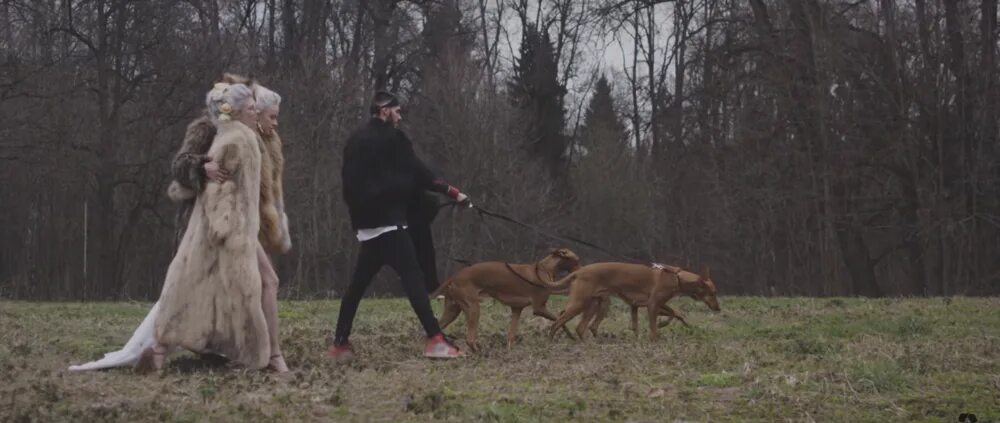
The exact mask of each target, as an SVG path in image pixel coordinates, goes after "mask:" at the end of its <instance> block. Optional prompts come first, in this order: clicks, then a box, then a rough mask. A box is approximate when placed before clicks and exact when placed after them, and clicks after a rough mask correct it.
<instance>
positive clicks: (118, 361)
mask: <svg viewBox="0 0 1000 423" xmlns="http://www.w3.org/2000/svg"><path fill="white" fill-rule="evenodd" d="M159 308H160V303H159V302H157V303H156V304H153V308H151V309H150V310H149V314H146V318H145V319H143V320H142V324H140V325H139V327H138V328H136V330H135V333H133V334H132V338H130V339H129V340H128V342H126V343H125V346H124V347H122V349H120V350H118V351H113V352H109V353H107V354H104V357H103V358H101V359H100V360H96V361H91V362H89V363H86V364H80V365H77V366H69V370H70V371H71V372H82V371H86V370H101V369H110V368H113V367H125V366H134V365H135V364H136V363H138V362H139V357H140V356H142V352H143V351H145V350H146V348H149V347H151V346H153V344H154V343H155V342H156V336H155V331H156V312H157V311H158V310H159Z"/></svg>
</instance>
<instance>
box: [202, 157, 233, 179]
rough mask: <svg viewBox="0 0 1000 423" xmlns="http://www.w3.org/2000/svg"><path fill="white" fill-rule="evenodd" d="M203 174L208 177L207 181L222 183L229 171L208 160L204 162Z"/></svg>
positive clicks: (227, 176) (227, 177)
mask: <svg viewBox="0 0 1000 423" xmlns="http://www.w3.org/2000/svg"><path fill="white" fill-rule="evenodd" d="M204 168H205V176H207V177H208V180H209V181H212V182H218V183H220V184H221V183H223V182H226V180H228V179H229V172H227V171H226V170H225V169H223V168H221V167H219V164H218V163H216V162H214V161H212V160H209V161H207V162H205V164H204Z"/></svg>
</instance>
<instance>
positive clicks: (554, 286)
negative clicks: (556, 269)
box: [546, 272, 576, 291]
mask: <svg viewBox="0 0 1000 423" xmlns="http://www.w3.org/2000/svg"><path fill="white" fill-rule="evenodd" d="M575 280H576V272H573V273H570V274H568V275H566V277H565V278H562V279H559V280H557V281H555V282H552V283H547V284H546V285H548V286H549V289H550V290H552V291H562V290H565V289H567V288H569V285H570V284H571V283H573V281H575Z"/></svg>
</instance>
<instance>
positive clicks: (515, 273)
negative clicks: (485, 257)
mask: <svg viewBox="0 0 1000 423" xmlns="http://www.w3.org/2000/svg"><path fill="white" fill-rule="evenodd" d="M503 265H504V266H506V267H507V270H510V273H513V274H514V275H515V276H517V277H518V278H520V279H521V280H522V281H525V282H527V283H528V284H529V285H533V286H537V287H539V288H545V289H548V287H547V286H545V285H543V284H540V283H538V282H535V281H530V280H528V278H526V277H524V276H521V274H520V273H517V271H516V270H514V268H513V267H510V263H507V262H504V264H503ZM535 277H536V278H538V279H541V278H540V277H538V263H535Z"/></svg>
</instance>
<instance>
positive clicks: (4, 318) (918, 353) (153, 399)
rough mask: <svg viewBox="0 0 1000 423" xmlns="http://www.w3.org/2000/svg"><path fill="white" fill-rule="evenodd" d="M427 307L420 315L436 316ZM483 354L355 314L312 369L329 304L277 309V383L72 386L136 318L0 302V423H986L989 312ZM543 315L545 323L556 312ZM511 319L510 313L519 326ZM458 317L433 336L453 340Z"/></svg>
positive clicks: (803, 311)
mask: <svg viewBox="0 0 1000 423" xmlns="http://www.w3.org/2000/svg"><path fill="white" fill-rule="evenodd" d="M438 305H439V304H436V306H438ZM484 305H485V307H484V316H483V319H482V323H481V325H480V333H481V341H480V343H481V346H482V347H483V349H484V353H483V354H481V355H479V356H474V357H470V358H468V359H465V360H461V361H452V362H437V361H428V360H424V359H422V358H420V357H419V352H420V350H421V346H422V340H421V337H420V335H419V330H418V327H417V322H416V319H415V318H414V317H413V316H412V312H411V311H410V310H409V306H408V304H407V303H406V302H405V301H404V300H367V301H365V302H363V303H362V308H361V311H360V313H359V318H358V321H357V322H356V324H355V328H356V329H355V336H354V337H353V338H352V339H353V341H354V342H355V343H356V346H357V349H358V351H359V353H360V354H359V355H360V359H359V360H357V361H355V362H353V363H351V364H349V365H346V366H336V365H333V364H331V363H328V362H327V361H325V360H324V359H323V352H324V348H325V338H326V337H327V336H328V334H329V331H330V329H331V327H332V325H333V323H334V317H335V316H336V311H337V307H338V303H337V302H286V303H283V304H282V306H281V307H282V310H281V314H282V319H283V327H282V335H283V339H284V345H285V353H286V356H287V357H288V360H289V364H290V365H291V367H292V368H293V372H292V374H290V375H288V376H276V375H273V374H269V373H263V372H250V371H243V370H238V369H228V368H225V367H213V366H210V365H206V364H205V363H203V362H200V361H199V360H197V359H194V358H192V357H191V356H189V355H180V356H177V357H175V358H174V359H173V360H172V361H171V363H170V364H169V366H168V370H167V371H166V372H165V373H164V374H161V375H154V376H139V375H135V374H133V373H132V372H131V371H130V370H128V369H118V370H112V371H105V372H96V373H85V374H72V373H68V372H66V371H65V370H64V369H65V367H66V366H67V365H68V364H70V363H75V362H79V361H83V360H89V359H93V358H96V357H99V356H100V355H101V354H102V353H103V352H106V351H108V350H112V349H117V348H119V347H120V346H121V344H122V343H123V342H124V341H125V340H126V339H127V337H128V336H129V335H130V334H131V331H132V330H133V329H134V327H135V326H136V325H137V324H138V323H139V321H140V320H141V319H142V317H143V316H144V314H145V312H146V310H147V308H148V305H147V304H78V303H71V304H51V303H46V304H38V303H18V302H0V337H2V338H3V342H2V343H0V380H2V381H5V382H6V383H3V384H2V385H0V421H105V420H107V421H206V420H210V421H331V420H333V421H430V420H448V421H566V420H583V421H610V420H615V421H617V420H622V421H674V420H684V421H707V420H712V421H719V420H722V421H729V420H740V421H745V420H757V421H783V420H786V419H791V420H795V421H802V420H805V421H810V420H815V421H913V420H927V421H957V417H958V415H959V413H963V412H972V413H976V414H977V415H978V417H979V421H986V420H990V419H998V418H1000V300H998V299H995V298H991V299H972V298H955V299H876V300H859V299H806V298H792V299H789V298H769V299H763V298H727V299H725V300H724V302H723V309H724V311H723V312H722V313H719V314H712V313H710V312H708V311H707V309H705V307H704V306H699V305H698V304H695V303H693V302H691V301H690V300H687V299H681V300H675V301H674V302H673V305H675V306H677V307H678V308H679V309H681V310H683V311H685V312H687V314H688V316H689V320H690V321H691V323H692V324H693V325H695V328H694V329H690V330H689V329H685V328H682V327H680V326H674V325H671V326H670V327H668V328H665V329H663V330H662V334H663V335H664V336H662V337H661V339H660V341H658V342H655V343H651V342H649V341H648V340H646V339H645V336H641V337H640V338H639V339H636V338H635V337H634V336H633V335H632V334H631V333H630V332H629V331H628V330H627V329H626V327H627V316H626V314H627V313H626V311H625V308H624V306H622V305H621V304H616V305H615V308H614V309H613V312H612V316H611V318H610V320H609V321H606V322H605V324H604V325H603V327H602V331H603V332H604V335H602V336H601V337H599V338H597V339H591V340H589V341H587V342H585V343H582V344H581V343H576V342H573V341H570V340H568V339H566V338H565V337H562V338H559V339H557V340H556V341H555V342H549V341H548V340H547V339H546V338H545V337H544V336H543V332H544V329H545V328H546V327H547V325H548V323H547V322H546V321H544V320H542V319H541V318H537V317H525V318H524V320H523V322H522V337H523V339H522V341H521V343H520V344H519V345H517V346H516V347H515V348H513V349H512V350H507V349H506V347H505V340H504V333H505V329H506V325H507V322H508V314H507V313H508V311H507V310H506V309H505V308H504V307H503V306H501V305H499V304H493V302H492V301H486V302H484ZM551 308H552V309H553V310H559V309H560V308H561V302H560V301H555V304H553V306H551ZM527 314H528V313H526V315H527ZM463 331H464V320H462V319H461V318H460V319H459V320H458V322H456V323H455V325H454V326H452V327H451V328H449V331H448V332H450V333H453V334H456V335H461V334H462V333H463Z"/></svg>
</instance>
